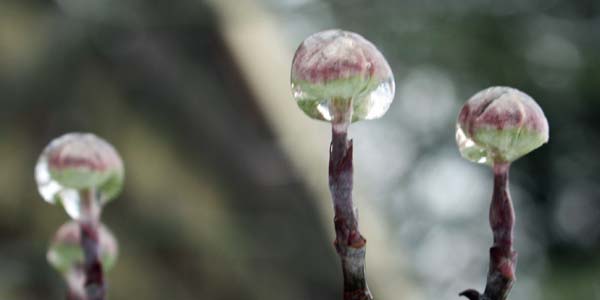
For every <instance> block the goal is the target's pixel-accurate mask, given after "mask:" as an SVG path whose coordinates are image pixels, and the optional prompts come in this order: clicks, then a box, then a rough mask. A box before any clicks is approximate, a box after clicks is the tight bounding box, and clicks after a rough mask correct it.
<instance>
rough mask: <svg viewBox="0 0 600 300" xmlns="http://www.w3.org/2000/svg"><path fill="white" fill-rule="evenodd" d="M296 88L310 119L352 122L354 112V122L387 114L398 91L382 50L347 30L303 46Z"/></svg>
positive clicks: (297, 56) (309, 40)
mask: <svg viewBox="0 0 600 300" xmlns="http://www.w3.org/2000/svg"><path fill="white" fill-rule="evenodd" d="M291 87H292V95H293V97H294V99H295V100H296V102H297V103H298V106H299V107H300V108H301V109H302V110H303V111H304V112H305V113H306V114H307V115H308V116H310V117H311V118H315V119H319V120H325V121H332V119H333V118H338V117H339V118H340V120H337V121H336V122H342V121H348V120H349V119H347V117H349V114H347V113H349V112H350V109H352V111H351V112H352V121H353V122H356V121H359V120H371V119H376V118H379V117H381V116H383V114H385V112H386V111H387V110H388V108H389V107H390V104H391V103H392V101H393V100H394V92H395V83H394V75H393V74H392V70H391V68H390V66H389V64H388V62H387V61H386V59H385V57H384V56H383V55H382V54H381V52H380V51H379V50H378V49H377V47H375V45H373V44H372V43H371V42H369V41H368V40H366V39H365V38H364V37H362V36H360V35H359V34H356V33H353V32H348V31H342V30H326V31H322V32H317V33H315V34H313V35H311V36H309V37H308V38H306V39H305V40H304V41H303V42H302V44H301V45H300V46H299V47H298V49H297V50H296V54H295V55H294V60H293V61H292V70H291ZM336 116H337V117H336ZM342 119H343V120H342Z"/></svg>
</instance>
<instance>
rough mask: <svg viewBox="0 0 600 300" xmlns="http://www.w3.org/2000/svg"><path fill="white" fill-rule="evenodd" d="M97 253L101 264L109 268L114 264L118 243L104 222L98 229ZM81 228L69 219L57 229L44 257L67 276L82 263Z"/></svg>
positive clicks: (106, 268)
mask: <svg viewBox="0 0 600 300" xmlns="http://www.w3.org/2000/svg"><path fill="white" fill-rule="evenodd" d="M98 239H99V245H100V246H99V247H100V249H99V255H100V261H101V262H102V266H103V267H104V269H105V270H109V269H110V268H112V266H113V265H114V264H115V262H116V260H117V256H118V252H119V248H118V243H117V240H116V239H115V237H114V236H113V234H112V233H111V232H110V230H108V228H107V227H106V226H104V224H101V225H100V227H99V229H98ZM80 243H81V229H80V227H79V224H78V223H77V222H75V221H70V222H67V223H65V224H63V225H62V226H60V228H59V229H58V231H57V232H56V234H55V235H54V238H53V239H52V242H51V244H50V247H49V249H48V253H47V255H46V258H47V260H48V262H49V263H50V265H52V266H53V267H54V268H55V269H56V270H58V271H59V272H61V273H63V274H65V276H69V274H70V273H72V272H74V271H75V272H76V271H77V270H76V269H78V268H80V267H81V266H82V265H83V260H84V254H83V250H82V248H81V244H80Z"/></svg>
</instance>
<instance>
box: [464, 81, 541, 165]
mask: <svg viewBox="0 0 600 300" xmlns="http://www.w3.org/2000/svg"><path fill="white" fill-rule="evenodd" d="M548 138H549V134H548V121H547V120H546V116H545V115H544V112H543V111H542V109H541V108H540V107H539V105H538V104H537V103H536V102H535V101H534V100H533V99H532V98H531V97H529V95H527V94H525V93H523V92H521V91H519V90H517V89H514V88H510V87H490V88H487V89H485V90H482V91H480V92H478V93H477V94H475V95H474V96H473V97H471V98H470V99H469V100H468V101H467V102H466V103H465V104H464V105H463V107H462V109H461V111H460V113H459V115H458V122H457V125H456V142H457V144H458V147H459V149H460V153H461V154H462V156H463V157H465V158H466V159H469V160H471V161H474V162H478V163H487V164H494V163H504V162H512V161H514V160H516V159H518V158H519V157H521V156H523V155H525V154H527V153H529V152H531V151H532V150H534V149H536V148H538V147H540V146H541V145H543V144H544V143H546V142H548Z"/></svg>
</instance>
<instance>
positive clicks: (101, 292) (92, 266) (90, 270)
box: [79, 190, 106, 300]
mask: <svg viewBox="0 0 600 300" xmlns="http://www.w3.org/2000/svg"><path fill="white" fill-rule="evenodd" d="M81 195H82V198H81V200H82V216H81V219H80V220H79V226H80V229H81V248H82V249H83V254H84V263H83V271H84V274H85V281H84V284H83V287H84V289H85V293H86V295H87V299H86V300H104V299H105V294H106V290H105V286H104V272H103V270H102V263H101V262H100V255H99V249H100V246H99V245H100V243H99V239H98V237H99V232H98V228H99V226H100V220H99V218H100V207H99V205H98V201H97V199H96V195H95V192H94V190H88V191H85V192H82V193H81Z"/></svg>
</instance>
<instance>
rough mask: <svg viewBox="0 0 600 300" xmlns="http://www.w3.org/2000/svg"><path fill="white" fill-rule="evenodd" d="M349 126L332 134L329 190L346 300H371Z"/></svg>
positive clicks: (338, 127) (335, 243)
mask: <svg viewBox="0 0 600 300" xmlns="http://www.w3.org/2000/svg"><path fill="white" fill-rule="evenodd" d="M346 129H347V126H336V125H335V124H334V126H333V130H332V140H331V147H330V152H329V189H330V192H331V197H332V198H333V206H334V212H335V217H334V225H335V233H336V238H335V241H334V246H335V249H336V251H337V253H338V255H339V256H340V259H341V264H342V272H343V275H344V298H343V299H344V300H372V299H373V296H372V295H371V292H370V291H369V288H368V286H367V281H366V276H365V253H366V243H367V241H366V240H365V239H364V238H363V236H362V235H361V234H360V232H359V231H358V216H357V213H356V210H355V208H354V205H353V203H352V175H353V166H352V141H348V139H347V131H346Z"/></svg>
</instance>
